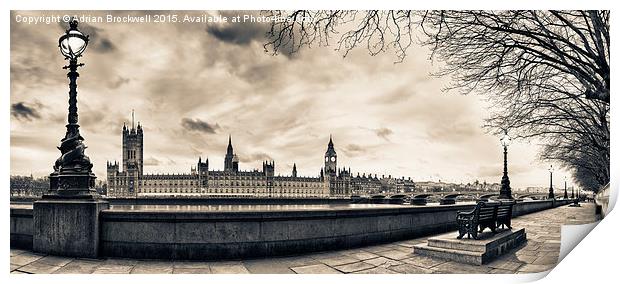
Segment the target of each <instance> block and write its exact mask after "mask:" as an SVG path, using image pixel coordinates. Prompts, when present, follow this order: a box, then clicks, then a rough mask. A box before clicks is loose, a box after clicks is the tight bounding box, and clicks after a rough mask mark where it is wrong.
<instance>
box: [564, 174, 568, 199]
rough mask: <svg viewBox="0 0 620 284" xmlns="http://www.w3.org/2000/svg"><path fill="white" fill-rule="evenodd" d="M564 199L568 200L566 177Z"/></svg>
mask: <svg viewBox="0 0 620 284" xmlns="http://www.w3.org/2000/svg"><path fill="white" fill-rule="evenodd" d="M564 199H568V191H567V188H566V177H564Z"/></svg>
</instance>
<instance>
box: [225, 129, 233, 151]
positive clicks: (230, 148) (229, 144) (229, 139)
mask: <svg viewBox="0 0 620 284" xmlns="http://www.w3.org/2000/svg"><path fill="white" fill-rule="evenodd" d="M226 153H227V154H230V155H232V154H233V146H232V137H231V135H230V134H228V148H227V149H226Z"/></svg>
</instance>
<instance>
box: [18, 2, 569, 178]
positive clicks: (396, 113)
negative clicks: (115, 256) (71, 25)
mask: <svg viewBox="0 0 620 284" xmlns="http://www.w3.org/2000/svg"><path fill="white" fill-rule="evenodd" d="M145 13H146V12H127V11H114V12H106V11H82V12H63V11H12V12H11V43H10V45H11V67H10V68H11V71H10V72H11V73H10V74H11V166H10V167H11V174H12V175H30V174H32V175H34V176H47V175H49V173H51V172H52V165H53V163H54V161H55V160H56V159H57V158H58V156H59V155H60V152H59V151H58V150H57V149H56V147H57V146H59V144H60V139H61V138H62V137H64V133H65V124H66V119H67V118H66V115H67V107H68V103H67V100H68V79H67V77H66V71H65V70H63V69H62V66H64V65H66V64H67V62H65V60H64V59H63V57H62V56H61V54H60V52H59V50H58V47H57V46H58V38H59V37H60V35H61V34H62V33H63V32H64V30H65V29H66V28H67V26H68V25H67V24H66V23H63V22H61V23H58V22H55V21H54V20H52V21H50V22H49V23H48V22H45V20H46V19H49V18H38V17H41V16H44V17H45V16H60V17H61V18H62V16H63V15H78V16H81V15H85V16H89V18H92V17H97V16H102V17H103V18H104V22H103V23H93V22H91V23H88V22H87V21H84V22H82V23H80V25H79V29H80V30H81V31H83V32H84V33H85V34H88V35H89V36H90V39H91V41H90V43H89V45H88V47H87V49H86V51H85V53H84V56H83V57H82V58H80V62H82V63H85V66H84V67H81V68H80V69H79V71H78V72H79V73H80V77H79V79H78V110H79V124H80V126H81V127H80V131H81V134H82V136H83V137H84V138H85V144H86V145H87V146H88V148H87V150H86V154H87V155H88V156H89V157H90V159H91V161H92V162H93V164H94V167H93V170H94V172H95V174H96V175H97V178H98V179H99V180H105V177H106V168H105V167H106V161H114V160H117V161H119V162H120V161H121V160H122V153H121V149H122V148H121V147H122V145H121V138H122V136H121V129H122V127H123V123H127V125H131V112H132V110H134V111H135V118H136V119H135V120H136V123H137V122H138V121H139V122H140V124H141V125H142V126H143V128H144V156H145V166H144V171H145V173H186V172H189V171H190V168H191V167H192V166H195V164H196V162H197V160H198V157H202V158H203V159H204V158H207V157H208V158H209V162H210V164H209V166H210V168H211V169H216V170H217V169H223V167H224V155H225V153H226V145H227V142H228V135H231V136H232V142H233V146H234V148H235V152H236V154H237V155H238V156H239V160H240V169H241V170H252V169H254V168H260V167H261V164H262V161H264V160H275V165H276V174H281V175H290V172H291V169H292V166H293V163H295V164H296V165H297V170H298V173H299V175H300V176H317V175H318V173H319V171H320V168H321V167H322V166H323V156H324V154H325V150H326V148H327V143H328V141H329V136H330V134H331V135H332V136H333V141H334V144H335V148H336V151H337V153H338V166H339V167H347V168H349V167H350V168H351V170H352V172H353V173H354V174H356V173H357V172H359V173H372V174H377V175H379V176H381V175H385V176H388V175H392V176H395V177H403V176H404V177H411V178H412V179H413V180H415V181H438V180H441V181H446V182H455V183H461V182H462V183H468V182H473V181H475V180H479V181H481V182H482V181H487V182H490V183H494V182H497V183H499V182H500V180H501V175H502V147H501V145H500V142H499V138H500V137H498V136H494V135H492V134H490V133H487V132H486V131H485V129H483V128H482V127H481V126H482V125H483V124H484V119H485V118H486V117H487V116H488V108H487V105H486V103H485V101H484V95H483V94H470V95H461V94H459V93H458V92H456V91H450V92H445V91H442V88H443V87H446V86H447V85H449V83H450V81H449V80H450V78H444V77H435V76H430V74H431V73H432V72H433V71H436V70H437V68H438V66H440V64H441V63H440V62H432V61H431V60H429V54H430V50H429V49H428V48H427V47H422V46H413V47H411V48H410V49H409V50H408V55H407V57H406V58H405V60H404V61H403V62H402V63H395V61H397V60H398V59H397V58H396V56H395V54H394V53H393V52H390V51H389V50H388V52H386V53H382V54H379V55H376V56H370V55H369V54H368V51H367V50H364V49H363V48H360V49H356V50H354V51H352V52H351V53H349V54H348V55H347V56H346V57H343V53H342V52H338V51H335V50H334V47H332V46H328V47H319V46H313V47H311V48H303V49H301V50H300V52H298V53H293V54H279V55H276V56H274V55H272V54H270V53H267V52H265V50H264V48H263V44H264V42H265V40H266V38H265V32H266V31H267V29H268V27H269V26H268V24H266V23H256V22H245V23H195V22H193V23H153V22H151V23H108V22H105V20H107V15H112V16H114V17H116V16H120V17H122V16H127V15H132V16H141V15H144V14H145ZM150 14H151V20H153V17H154V15H158V14H163V15H172V14H176V15H178V17H179V19H183V18H184V16H185V15H188V16H201V15H207V16H217V15H223V16H227V17H230V16H235V15H244V14H246V13H245V12H231V11H227V12H217V11H204V12H203V11H174V12H156V11H153V12H150ZM28 17H33V18H28ZM25 19H41V20H44V21H43V22H42V23H41V22H38V23H27V22H24V20H25ZM538 151H539V146H538V145H537V143H536V141H523V140H515V141H513V143H512V144H511V145H510V147H509V157H508V159H509V176H510V180H511V186H512V187H513V188H524V187H529V186H548V184H549V172H548V170H547V169H548V168H549V164H548V163H544V162H540V161H539V160H538V159H537V153H538ZM565 176H568V183H569V186H571V183H572V181H571V179H570V176H569V174H567V173H566V172H563V171H561V170H559V171H556V172H555V173H554V185H555V186H563V183H564V177H565Z"/></svg>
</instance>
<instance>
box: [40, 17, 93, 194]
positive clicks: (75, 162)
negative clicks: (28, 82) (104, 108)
mask: <svg viewBox="0 0 620 284" xmlns="http://www.w3.org/2000/svg"><path fill="white" fill-rule="evenodd" d="M77 26H78V22H77V20H75V19H71V21H70V22H69V29H68V30H67V31H66V32H65V33H64V34H63V35H62V36H61V37H60V39H58V47H59V48H60V53H61V54H62V55H63V56H64V57H65V60H69V65H67V66H64V67H63V69H69V73H67V77H69V114H68V116H67V125H66V127H67V132H66V134H65V137H64V138H63V139H62V140H61V141H60V142H61V144H60V147H58V149H59V150H60V152H61V156H60V158H58V159H57V160H56V163H55V164H54V172H53V173H52V174H50V191H52V192H53V193H55V194H57V195H69V196H91V195H93V193H95V189H94V187H95V178H96V177H95V175H94V174H93V172H92V167H93V165H92V164H91V162H90V159H89V158H88V157H87V156H86V155H85V154H84V150H85V149H86V145H84V143H82V141H83V140H84V138H83V137H82V136H81V135H80V130H79V128H80V125H79V124H78V112H77V111H78V110H77V83H76V81H77V78H78V77H79V76H80V74H78V72H77V68H78V67H80V66H84V64H83V63H80V64H78V62H77V60H78V58H79V57H81V56H82V53H84V51H85V50H86V46H88V36H87V35H84V34H83V33H82V32H80V31H79V30H78V28H77Z"/></svg>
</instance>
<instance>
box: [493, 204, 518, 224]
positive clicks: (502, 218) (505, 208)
mask: <svg viewBox="0 0 620 284" xmlns="http://www.w3.org/2000/svg"><path fill="white" fill-rule="evenodd" d="M514 204H515V202H514V201H501V202H500V204H499V205H498V206H497V228H499V227H500V225H501V226H502V229H503V228H504V226H506V227H508V229H512V226H511V222H510V220H512V206H513V205H514Z"/></svg>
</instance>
